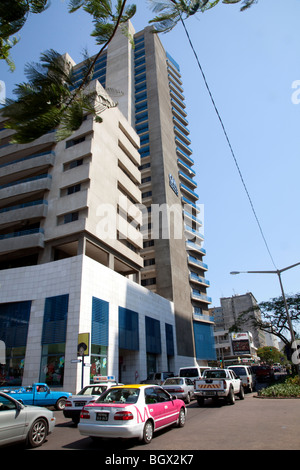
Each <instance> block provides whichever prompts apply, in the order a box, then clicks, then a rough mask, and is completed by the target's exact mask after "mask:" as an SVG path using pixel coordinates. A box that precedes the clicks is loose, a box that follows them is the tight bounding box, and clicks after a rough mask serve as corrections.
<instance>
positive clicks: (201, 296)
mask: <svg viewBox="0 0 300 470" xmlns="http://www.w3.org/2000/svg"><path fill="white" fill-rule="evenodd" d="M191 298H192V300H196V301H199V302H205V303H207V304H211V303H212V298H211V297H208V295H206V294H200V292H196V291H195V290H194V289H193V290H192V291H191Z"/></svg>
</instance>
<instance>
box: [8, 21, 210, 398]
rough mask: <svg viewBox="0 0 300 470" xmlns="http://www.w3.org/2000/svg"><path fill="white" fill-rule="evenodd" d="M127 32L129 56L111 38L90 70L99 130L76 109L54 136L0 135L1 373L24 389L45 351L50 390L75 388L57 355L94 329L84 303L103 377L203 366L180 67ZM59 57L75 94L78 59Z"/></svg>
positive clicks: (69, 351)
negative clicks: (70, 126) (23, 140)
mask: <svg viewBox="0 0 300 470" xmlns="http://www.w3.org/2000/svg"><path fill="white" fill-rule="evenodd" d="M129 31H130V33H131V34H132V35H133V37H134V41H135V48H132V46H131V44H130V41H129V40H128V38H127V37H126V36H125V35H124V34H123V33H121V32H120V31H119V32H118V34H117V35H116V36H115V38H114V39H113V40H112V41H111V43H110V44H109V46H108V48H107V51H105V52H104V53H103V54H102V55H101V56H100V57H99V59H98V60H97V63H96V66H95V72H94V78H95V80H93V81H92V82H91V84H90V91H96V93H97V95H98V98H97V100H99V102H100V101H101V96H105V97H106V99H107V100H108V102H109V103H110V105H109V107H108V109H106V110H105V111H104V112H103V116H102V117H103V122H102V123H96V122H95V120H94V119H93V118H92V116H90V115H87V116H86V118H85V120H84V121H83V123H82V125H81V127H80V128H79V129H78V130H77V131H76V132H75V133H74V134H72V136H71V137H69V138H67V139H65V140H63V141H60V142H57V141H56V138H55V132H53V133H49V134H47V135H45V136H43V137H41V138H40V139H37V140H36V141H34V142H32V143H31V144H25V145H17V144H10V142H9V141H10V137H11V134H12V133H11V131H9V130H6V129H4V128H3V129H1V130H0V134H1V135H0V137H1V138H2V141H1V143H2V146H1V147H0V214H1V218H0V279H1V280H2V281H3V282H2V281H1V299H0V332H1V328H2V331H3V332H5V326H4V325H5V321H6V320H5V318H7V315H8V313H7V312H10V313H9V315H12V316H13V315H14V308H16V309H17V311H18V312H19V310H18V309H20V312H21V313H20V312H19V313H20V315H21V316H22V315H23V317H22V318H23V320H22V319H21V317H20V319H19V320H18V321H19V323H20V325H21V324H22V322H23V323H24V324H27V325H28V340H27V343H26V344H24V338H23V339H22V338H21V337H20V338H15V339H13V338H12V337H9V342H10V346H9V354H10V356H9V361H10V364H11V365H10V366H9V367H10V369H11V370H13V369H15V370H18V373H19V374H20V373H21V372H22V374H23V381H26V383H27V382H30V381H33V380H37V379H38V378H40V379H41V378H43V377H44V375H45V374H46V372H45V371H46V370H48V369H49V364H47V360H48V362H49V361H50V359H49V358H51V357H52V356H53V357H54V351H56V352H55V354H56V356H55V357H56V359H55V361H58V362H59V363H60V366H59V367H58V366H57V364H56V368H59V369H61V368H63V367H64V373H63V374H61V373H60V374H58V375H60V376H61V380H62V381H63V383H61V384H59V385H63V387H64V388H68V387H69V388H70V389H71V391H74V390H75V389H76V390H77V389H78V387H79V382H80V380H81V379H80V367H79V366H76V365H75V366H74V364H72V365H71V362H70V361H71V360H72V359H74V354H75V356H76V347H77V340H78V334H79V333H82V332H89V333H90V334H91V335H96V333H95V331H97V334H98V333H99V331H98V329H99V328H100V327H99V325H98V327H97V326H95V324H94V323H93V322H94V320H93V319H92V318H93V315H96V316H97V314H98V313H97V312H96V310H95V309H96V307H95V305H94V303H93V302H94V301H93V299H94V298H96V299H99V301H101V302H104V303H105V302H106V304H105V305H106V307H105V309H107V310H105V309H104V310H105V312H106V313H105V315H108V317H105V318H106V320H105V321H107V318H109V324H105V325H106V326H105V328H108V330H107V331H108V332H109V333H108V339H107V338H106V337H105V338H104V339H103V337H102V336H101V335H100V333H101V332H100V333H99V335H98V336H99V337H97V338H96V339H95V336H94V340H93V341H94V343H91V345H92V346H93V344H94V346H95V347H96V346H97V348H98V350H99V351H100V350H101V354H100V353H99V357H100V356H101V361H103V362H102V366H103V367H104V365H103V364H104V363H105V364H106V365H105V373H106V374H109V375H115V376H116V377H117V378H118V379H119V380H122V381H124V382H128V381H135V380H138V379H139V380H141V379H144V378H146V375H147V372H149V371H150V370H153V369H156V370H172V371H174V372H175V373H176V372H177V371H178V369H179V367H183V366H189V365H193V364H195V363H197V362H198V363H199V364H207V361H208V360H210V359H214V347H213V346H214V345H213V335H212V328H213V321H212V319H211V317H210V316H209V315H208V305H209V304H210V298H209V297H208V296H207V295H206V289H207V287H208V286H209V281H207V280H206V279H205V273H206V271H207V269H208V267H207V265H206V264H205V263H204V262H203V257H204V256H205V250H204V249H203V247H202V242H203V238H204V237H203V235H202V234H201V225H202V224H201V219H200V216H201V214H200V209H199V206H198V205H197V200H198V198H199V196H198V195H197V194H196V193H195V191H194V190H195V188H196V187H197V183H196V182H195V180H194V179H193V178H194V176H195V171H194V170H193V168H192V166H193V163H194V162H193V160H192V158H191V154H192V150H191V148H190V146H189V145H190V139H189V137H188V135H189V130H188V128H187V120H186V115H187V113H186V111H185V104H184V96H183V88H182V82H181V76H180V69H179V66H178V65H177V64H176V62H175V61H174V60H173V59H172V58H171V56H170V55H169V54H168V53H166V51H165V50H164V48H163V46H162V44H161V42H160V40H159V38H158V36H157V35H154V34H153V33H152V30H151V28H146V29H145V30H144V31H141V32H139V33H136V34H135V32H134V29H133V27H132V25H131V24H130V23H129ZM65 57H66V60H69V61H70V62H71V64H72V65H73V67H74V73H75V75H76V77H78V78H77V84H76V86H78V84H79V83H80V80H82V73H83V64H77V65H76V64H75V63H74V62H73V61H72V59H71V58H70V57H69V56H68V54H66V55H65ZM108 93H109V94H110V95H108ZM115 101H116V102H117V103H114V102H115ZM99 102H98V101H97V104H98V105H99ZM2 124H3V122H2ZM4 285H5V288H4V287H3V286H4ZM66 299H67V300H66ZM26 302H27V303H26ZM28 302H29V303H30V308H29V307H28V305H29V303H28ZM101 302H100V303H101ZM12 304H13V305H12ZM51 305H52V307H51ZM66 305H67V306H68V308H67V307H66ZM101 305H102V304H101ZM103 305H104V304H103ZM99 308H100V307H99ZM101 308H102V307H101ZM120 308H123V309H126V312H125V313H124V311H122V312H123V313H122V312H121V311H120V310H118V309H120ZM11 309H12V310H11ZM26 309H27V310H26ZM100 310H101V309H100ZM100 310H99V311H100ZM101 312H102V310H101ZM120 312H121V313H120ZM102 314H103V312H102V313H101V315H102ZM26 315H27V316H26ZM47 315H48V316H49V318H48V317H47ZM103 315H104V314H103ZM119 315H121V316H119ZM122 315H123V317H122ZM126 315H127V316H126ZM46 317H47V318H48V320H47V321H48V322H50V323H49V324H46ZM57 318H60V319H59V320H58V319H57ZM119 318H122V321H124V322H125V323H124V324H125V327H124V328H123V327H122V328H123V330H122V328H121V329H120V328H119V323H118V322H119ZM137 318H138V325H139V326H138V336H137V323H134V321H137V320H136V319H137ZM49 319H50V320H49ZM10 320H11V319H10ZM10 320H9V321H10ZM101 321H102V320H101ZM103 321H104V320H103ZM1 322H2V323H1ZM51 322H53V323H51ZM59 322H62V323H61V324H62V325H63V326H62V329H61V331H60V330H59V326H58V325H59V324H60V323H59ZM63 322H65V323H63ZM126 322H128V324H127V323H126ZM131 322H132V325H131ZM157 322H159V323H157ZM1 325H2V326H1ZM9 325H10V326H9V328H11V327H12V326H11V324H10V323H9ZM93 325H94V326H93ZM126 325H127V326H126ZM128 325H131V327H132V328H133V327H134V328H135V329H134V328H133V329H132V330H130V326H128ZM147 325H148V326H147ZM158 325H159V326H158ZM166 325H167V326H166ZM127 327H128V328H129V329H128V331H127V329H126V328H127ZM51 328H52V329H51ZM97 328H98V329H97ZM147 328H148V330H147ZM100 329H101V328H100ZM124 329H125V330H124ZM151 329H152V330H153V331H155V334H154V336H153V337H151V333H150V331H152V330H151ZM124 331H125V332H124ZM145 331H148V333H147V334H146V337H145ZM3 334H4V333H3ZM47 335H50V336H51V335H52V336H51V338H52V339H47V338H48V336H47ZM64 335H65V336H64ZM122 335H123V336H122ZM126 335H127V336H126ZM143 335H144V336H143ZM50 336H49V337H50ZM96 336H97V335H96ZM41 338H42V339H41ZM120 338H121V339H120ZM122 338H123V339H122ZM124 338H125V339H124ZM128 338H129V339H128ZM0 340H1V337H0ZM127 340H128V344H129V346H128V344H127V343H126V341H127ZM129 340H130V341H131V343H130V341H129ZM47 341H48V342H47ZM101 341H103V343H101ZM119 341H121V343H120V344H123V347H119V346H118V345H119ZM122 341H123V343H122ZM147 341H148V346H147ZM19 347H20V348H21V349H18V348H19ZM17 349H18V350H17ZM16 352H18V354H19V355H18V358H17V357H16V356H15V354H16ZM22 354H23V355H24V357H23V356H22ZM91 354H92V355H93V354H94V353H91ZM47 358H48V359H47ZM89 359H90V360H91V361H92V359H93V358H89ZM99 360H100V359H99ZM92 362H93V361H92ZM93 367H94V366H93ZM20 369H22V370H20ZM88 379H89V371H88V370H87V369H86V370H85V380H86V381H87V380H88ZM56 385H58V384H57V383H56Z"/></svg>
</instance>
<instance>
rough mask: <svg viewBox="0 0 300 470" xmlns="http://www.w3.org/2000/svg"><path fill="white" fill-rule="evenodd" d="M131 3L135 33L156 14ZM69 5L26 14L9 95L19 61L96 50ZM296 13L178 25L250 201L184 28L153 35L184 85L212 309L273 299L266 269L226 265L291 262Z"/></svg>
mask: <svg viewBox="0 0 300 470" xmlns="http://www.w3.org/2000/svg"><path fill="white" fill-rule="evenodd" d="M129 3H130V4H131V3H136V5H137V14H136V16H135V17H134V18H133V19H132V23H133V26H134V28H135V30H136V31H139V30H141V29H143V28H144V27H146V26H147V25H148V21H149V19H151V18H153V16H154V14H153V13H152V11H151V10H150V8H149V6H148V3H147V0H137V1H135V2H134V0H132V1H130V2H129ZM67 5H68V1H67V0H65V1H64V0H52V3H51V5H50V7H49V9H48V10H47V11H46V12H44V13H42V14H39V15H31V16H30V17H29V19H28V20H27V22H26V25H25V26H24V27H23V28H22V30H21V31H20V33H19V36H20V41H19V43H18V44H17V45H16V46H15V47H14V48H13V49H12V58H13V60H14V62H15V65H16V70H15V71H14V72H13V73H12V72H10V71H9V70H8V67H7V65H6V63H5V62H4V61H1V63H0V80H2V81H4V83H5V86H6V95H7V96H9V97H13V94H12V90H13V88H14V86H15V84H17V83H20V82H22V81H24V80H25V77H24V73H23V72H24V65H25V64H26V63H28V62H35V61H38V60H39V57H40V54H41V53H42V52H44V51H46V50H48V49H51V48H52V49H55V50H57V51H59V52H61V53H65V52H68V53H69V54H70V56H71V57H72V58H73V60H75V62H80V61H81V60H82V52H83V50H84V49H87V50H88V52H89V54H90V55H93V54H95V53H96V52H98V50H99V46H97V45H96V44H95V40H94V39H93V38H92V37H90V32H91V30H92V21H91V18H90V17H89V15H87V14H86V13H85V12H83V11H79V12H76V13H73V14H69V13H68V10H67ZM299 20H300V0H285V2H283V1H282V0H258V3H257V4H255V5H253V6H252V7H251V8H250V9H249V10H247V11H245V12H240V5H239V4H236V5H224V4H218V5H217V6H216V7H214V8H212V9H211V10H210V11H207V12H205V13H203V14H201V13H198V14H197V15H195V16H194V17H191V18H189V19H188V20H187V21H186V23H185V24H186V28H187V30H188V33H189V35H190V38H191V41H192V43H193V46H194V49H195V51H196V53H197V56H198V59H199V61H200V64H201V67H202V69H203V71H204V73H205V76H206V80H207V83H208V85H209V88H210V90H211V93H212V96H213V98H214V101H215V104H216V106H217V108H218V111H219V114H220V116H221V118H222V121H223V124H224V127H225V129H226V132H227V135H228V138H229V140H230V144H231V146H232V149H233V151H234V155H235V158H236V162H237V164H238V166H239V169H240V172H241V174H242V177H243V181H244V184H245V186H246V188H247V191H248V194H249V197H250V199H251V203H252V206H251V204H250V201H249V198H248V196H247V194H246V191H245V187H244V185H243V184H242V181H241V177H240V174H239V172H238V170H237V166H236V164H235V161H234V159H233V156H232V154H231V151H230V149H229V145H228V142H227V140H226V139H225V136H224V133H223V130H222V127H221V124H220V121H219V119H218V117H217V115H216V112H215V109H214V107H213V105H212V102H211V99H210V97H209V94H208V92H207V89H206V87H205V84H204V80H203V77H202V75H201V73H200V70H199V67H198V64H197V61H196V59H195V56H194V54H193V51H192V49H191V47H190V45H189V42H188V39H187V36H186V33H185V31H184V29H183V27H182V25H180V24H179V25H177V26H176V28H175V29H174V30H173V31H172V32H170V33H167V34H160V39H161V41H162V43H163V45H164V47H165V49H166V50H167V51H168V52H169V53H170V54H171V56H172V57H173V58H174V59H175V60H176V62H177V63H178V64H179V65H180V71H181V75H182V80H183V87H184V95H185V103H186V107H187V108H186V110H187V113H188V121H189V126H188V127H189V130H190V139H191V142H192V144H191V146H190V147H191V148H192V150H193V155H192V158H193V159H194V161H195V166H194V169H195V171H196V177H195V180H196V182H197V183H198V188H197V189H196V192H197V193H198V194H199V201H198V203H199V204H201V205H202V204H203V207H204V214H202V216H201V219H202V220H203V222H204V227H203V229H202V233H204V236H205V241H204V245H203V247H204V248H205V249H206V252H207V254H206V257H205V259H204V261H205V262H206V263H207V264H208V271H207V273H206V278H207V279H208V280H209V281H210V284H211V286H210V288H209V289H208V292H207V294H208V295H209V296H210V297H212V305H211V306H219V305H220V298H221V297H231V296H232V295H242V294H245V293H246V292H252V294H253V295H254V297H255V298H256V300H257V301H258V302H262V301H267V300H269V299H272V298H274V297H278V296H280V295H281V291H280V285H279V282H278V277H277V275H275V274H239V275H236V276H232V275H230V272H231V271H250V270H251V271H252V270H255V271H266V270H276V269H282V268H285V267H288V266H290V265H293V264H296V263H298V262H300V243H299V238H300V237H299V233H300V217H299V215H300V214H299V201H300V185H299V176H300V158H299V157H300V28H299ZM293 85H294V87H296V88H293ZM298 90H299V91H298ZM253 209H254V211H255V214H256V217H255V216H254V213H253ZM257 220H258V221H259V224H260V227H259V225H258V222H257ZM261 230H262V233H263V236H264V238H263V236H262V233H261ZM265 241H266V243H267V246H268V249H267V247H266V243H265ZM270 253H271V256H270ZM299 279H300V266H298V267H295V268H293V269H291V270H288V271H286V272H285V273H283V274H282V281H283V285H284V290H285V293H286V294H296V293H298V292H300V286H299Z"/></svg>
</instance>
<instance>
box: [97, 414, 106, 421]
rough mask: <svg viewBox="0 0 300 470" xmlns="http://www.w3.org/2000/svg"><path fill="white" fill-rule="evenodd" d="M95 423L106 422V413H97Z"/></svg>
mask: <svg viewBox="0 0 300 470" xmlns="http://www.w3.org/2000/svg"><path fill="white" fill-rule="evenodd" d="M96 421H108V413H97V414H96Z"/></svg>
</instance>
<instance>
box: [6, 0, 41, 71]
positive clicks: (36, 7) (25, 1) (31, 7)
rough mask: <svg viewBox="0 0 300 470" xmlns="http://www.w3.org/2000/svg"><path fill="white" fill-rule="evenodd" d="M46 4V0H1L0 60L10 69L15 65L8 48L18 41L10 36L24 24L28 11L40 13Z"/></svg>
mask: <svg viewBox="0 0 300 470" xmlns="http://www.w3.org/2000/svg"><path fill="white" fill-rule="evenodd" d="M48 6H49V3H48V0H1V2H0V60H1V59H2V60H5V61H6V63H7V64H8V66H9V68H10V70H11V71H13V70H14V69H15V65H14V62H13V61H12V60H11V58H10V50H11V48H12V47H13V46H14V45H15V44H16V43H17V42H18V39H17V38H16V37H12V38H11V36H13V35H14V34H16V33H17V32H18V31H19V30H20V29H21V28H22V27H23V26H24V24H25V23H26V20H27V18H28V15H29V13H35V14H37V13H41V12H43V11H44V10H45V9H46V8H48Z"/></svg>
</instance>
